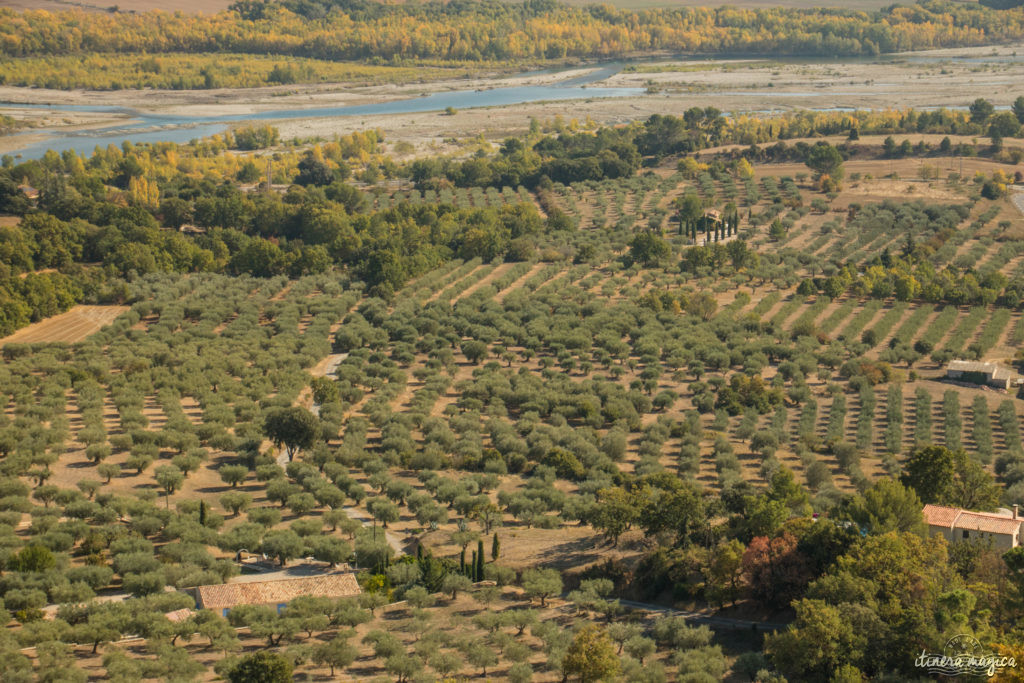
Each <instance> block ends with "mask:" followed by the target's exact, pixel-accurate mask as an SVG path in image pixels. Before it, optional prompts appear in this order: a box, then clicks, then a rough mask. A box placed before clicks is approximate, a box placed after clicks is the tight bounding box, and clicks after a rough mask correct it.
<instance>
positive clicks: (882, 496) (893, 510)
mask: <svg viewBox="0 0 1024 683" xmlns="http://www.w3.org/2000/svg"><path fill="white" fill-rule="evenodd" d="M921 508H922V505H921V499H920V498H918V497H917V494H916V493H915V492H914V490H913V489H910V488H906V487H904V486H903V484H901V483H900V482H898V481H896V480H894V479H879V480H878V481H876V482H875V483H874V484H873V485H872V486H871V488H869V489H868V490H867V491H865V492H864V493H863V494H862V495H858V496H855V497H854V498H853V499H851V500H850V501H849V503H848V504H847V506H846V507H845V509H844V510H843V513H842V514H843V516H844V517H845V518H846V519H848V520H850V521H852V522H853V523H855V524H857V525H858V526H859V527H860V528H861V529H865V530H867V531H868V532H869V533H873V534H883V533H886V532H888V531H908V532H913V533H918V534H924V532H925V526H924V520H923V518H922V517H921Z"/></svg>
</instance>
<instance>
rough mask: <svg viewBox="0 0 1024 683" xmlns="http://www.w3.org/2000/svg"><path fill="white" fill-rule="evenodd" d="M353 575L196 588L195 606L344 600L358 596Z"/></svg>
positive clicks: (216, 607) (217, 606) (210, 607)
mask: <svg viewBox="0 0 1024 683" xmlns="http://www.w3.org/2000/svg"><path fill="white" fill-rule="evenodd" d="M359 593H360V590H359V584H358V583H357V582H356V576H355V574H328V575H326V576H310V577H305V578H300V579H280V580H277V581H252V582H249V583H226V584H214V585H210V586H199V587H198V588H196V597H197V602H198V604H199V606H200V607H204V608H206V609H222V608H225V607H237V606H238V605H269V604H280V603H283V602H289V601H290V600H293V599H294V598H297V597H299V596H302V595H312V596H315V597H321V598H347V597H353V596H356V595H359Z"/></svg>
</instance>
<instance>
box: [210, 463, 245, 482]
mask: <svg viewBox="0 0 1024 683" xmlns="http://www.w3.org/2000/svg"><path fill="white" fill-rule="evenodd" d="M217 474H219V475H220V478H221V481H223V482H224V483H225V484H230V485H231V487H232V488H234V487H236V486H238V485H239V484H241V483H242V482H243V481H245V478H246V477H247V476H249V468H248V467H246V466H245V465H222V466H221V467H220V469H218V470H217Z"/></svg>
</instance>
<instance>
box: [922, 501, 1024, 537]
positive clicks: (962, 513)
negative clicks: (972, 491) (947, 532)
mask: <svg viewBox="0 0 1024 683" xmlns="http://www.w3.org/2000/svg"><path fill="white" fill-rule="evenodd" d="M921 514H922V516H923V517H924V521H925V523H926V524H928V525H929V526H941V527H944V528H946V529H953V528H956V529H967V530H968V531H983V532H985V533H989V534H1007V535H1010V536H1016V535H1018V534H1019V533H1020V525H1021V524H1024V518H1018V519H1014V518H1013V517H1007V516H1005V515H998V514H995V513H992V512H971V511H970V510H961V509H959V508H951V507H945V506H942V505H925V506H924V509H923V510H921Z"/></svg>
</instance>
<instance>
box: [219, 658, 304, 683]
mask: <svg viewBox="0 0 1024 683" xmlns="http://www.w3.org/2000/svg"><path fill="white" fill-rule="evenodd" d="M228 680H229V681H230V682H231V683H291V680H292V664H291V662H289V661H288V660H287V659H286V658H285V657H283V656H282V655H279V654H278V653H276V652H269V651H267V650H263V651H260V652H256V653H254V654H251V655H248V656H247V657H243V658H242V660H241V661H240V662H239V663H238V665H237V666H236V667H235V668H233V669H232V670H231V673H229V674H228Z"/></svg>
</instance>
